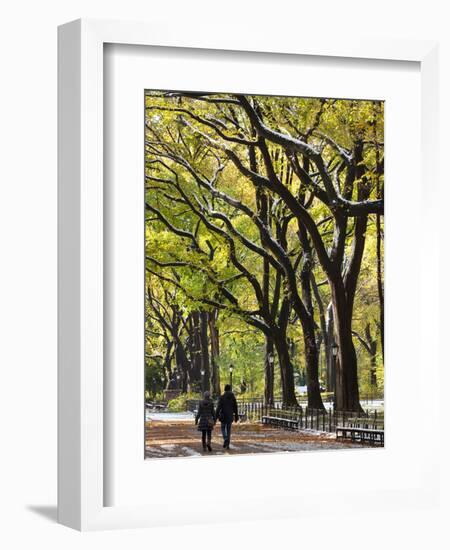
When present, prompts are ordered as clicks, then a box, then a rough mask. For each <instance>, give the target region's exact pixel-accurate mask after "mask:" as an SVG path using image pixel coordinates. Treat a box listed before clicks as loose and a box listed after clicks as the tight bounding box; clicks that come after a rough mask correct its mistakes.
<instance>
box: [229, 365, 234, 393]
mask: <svg viewBox="0 0 450 550" xmlns="http://www.w3.org/2000/svg"><path fill="white" fill-rule="evenodd" d="M233 369H234V367H233V365H230V386H231V389H233Z"/></svg>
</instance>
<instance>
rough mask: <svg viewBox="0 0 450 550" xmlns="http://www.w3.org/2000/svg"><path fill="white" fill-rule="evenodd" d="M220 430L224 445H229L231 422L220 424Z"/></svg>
mask: <svg viewBox="0 0 450 550" xmlns="http://www.w3.org/2000/svg"><path fill="white" fill-rule="evenodd" d="M220 428H221V429H222V437H223V442H224V444H226V445H229V444H230V439H231V422H222V423H221V424H220Z"/></svg>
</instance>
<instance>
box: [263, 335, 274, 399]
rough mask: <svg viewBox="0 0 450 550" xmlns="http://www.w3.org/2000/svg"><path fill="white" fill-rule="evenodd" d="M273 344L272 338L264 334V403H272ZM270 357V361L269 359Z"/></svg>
mask: <svg viewBox="0 0 450 550" xmlns="http://www.w3.org/2000/svg"><path fill="white" fill-rule="evenodd" d="M273 351H274V346H273V339H272V338H271V337H270V336H268V335H266V345H265V354H264V403H265V404H266V405H273V402H274V400H273V386H274V363H273V361H274V356H273ZM269 358H271V359H272V361H270V360H269Z"/></svg>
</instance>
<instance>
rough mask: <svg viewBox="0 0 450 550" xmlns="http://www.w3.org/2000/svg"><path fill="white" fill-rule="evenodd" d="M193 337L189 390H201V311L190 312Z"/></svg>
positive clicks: (191, 340) (191, 339)
mask: <svg viewBox="0 0 450 550" xmlns="http://www.w3.org/2000/svg"><path fill="white" fill-rule="evenodd" d="M190 321H191V323H190V325H191V337H190V344H191V345H190V352H191V365H190V366H191V368H190V370H189V372H188V384H189V391H192V392H196V391H201V376H202V375H201V369H202V356H201V355H202V346H201V341H200V313H199V312H198V311H193V312H192V313H191V314H190Z"/></svg>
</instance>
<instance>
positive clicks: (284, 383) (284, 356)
mask: <svg viewBox="0 0 450 550" xmlns="http://www.w3.org/2000/svg"><path fill="white" fill-rule="evenodd" d="M274 344H275V349H276V350H277V355H278V363H279V365H280V374H281V388H282V392H283V405H285V406H288V407H290V406H294V405H295V406H298V402H297V398H296V396H295V384H294V371H293V367H292V363H291V360H290V357H289V347H288V344H287V341H286V338H285V337H284V336H283V335H280V334H277V335H276V336H275V337H274Z"/></svg>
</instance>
